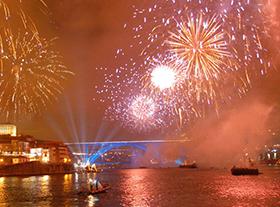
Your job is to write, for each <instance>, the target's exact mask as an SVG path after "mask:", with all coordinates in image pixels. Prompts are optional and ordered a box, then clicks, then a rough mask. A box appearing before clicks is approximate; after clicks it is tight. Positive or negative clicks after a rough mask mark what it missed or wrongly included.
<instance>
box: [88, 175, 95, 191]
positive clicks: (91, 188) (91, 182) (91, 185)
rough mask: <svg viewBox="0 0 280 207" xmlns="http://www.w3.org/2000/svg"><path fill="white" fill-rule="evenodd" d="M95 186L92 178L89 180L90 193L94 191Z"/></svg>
mask: <svg viewBox="0 0 280 207" xmlns="http://www.w3.org/2000/svg"><path fill="white" fill-rule="evenodd" d="M93 186H94V183H93V180H92V179H91V178H90V179H89V190H90V191H93Z"/></svg>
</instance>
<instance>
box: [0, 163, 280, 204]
mask: <svg viewBox="0 0 280 207" xmlns="http://www.w3.org/2000/svg"><path fill="white" fill-rule="evenodd" d="M263 172H264V173H263V174H261V175H259V176H240V177H235V176H232V175H231V174H230V172H229V171H228V170H217V169H216V170H215V169H211V170H210V169H208V170H206V169H205V170H203V169H179V168H169V169H123V170H112V171H105V172H102V173H98V174H97V176H98V178H99V180H100V181H103V182H106V183H109V184H110V185H111V187H112V188H111V189H110V190H109V191H108V192H107V193H104V194H100V195H97V196H91V195H90V196H88V195H79V194H78V192H79V191H81V190H83V189H85V188H86V187H87V184H86V183H87V182H86V181H87V179H88V178H90V177H92V176H93V175H91V174H66V175H44V176H30V177H1V178H0V206H1V207H6V206H7V207H8V206H9V207H10V206H11V207H17V206H19V207H25V206H36V207H45V206H53V207H60V206H69V207H70V206H71V207H72V206H89V207H93V206H95V207H102V206H105V207H107V206H108V207H114V206H116V207H117V206H132V207H136V206H137V207H145V206H156V207H157V206H159V207H161V206H162V207H164V206H166V207H167V206H168V207H173V206H179V207H181V206H188V207H192V206H200V207H203V206H211V207H215V206H219V207H227V206H234V207H241V206H242V207H243V206H244V207H251V206H252V207H253V206H254V207H255V206H262V207H263V206H271V207H277V206H280V169H265V170H263Z"/></svg>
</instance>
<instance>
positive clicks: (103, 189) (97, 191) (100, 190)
mask: <svg viewBox="0 0 280 207" xmlns="http://www.w3.org/2000/svg"><path fill="white" fill-rule="evenodd" d="M110 188H111V187H110V185H109V184H103V185H102V187H100V188H98V189H92V190H91V191H89V194H91V195H95V194H100V193H106V192H107V190H109V189H110Z"/></svg>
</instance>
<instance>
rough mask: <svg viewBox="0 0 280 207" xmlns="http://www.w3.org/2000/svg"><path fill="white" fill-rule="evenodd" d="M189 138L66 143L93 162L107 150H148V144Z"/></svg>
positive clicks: (78, 154)
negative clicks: (93, 148)
mask: <svg viewBox="0 0 280 207" xmlns="http://www.w3.org/2000/svg"><path fill="white" fill-rule="evenodd" d="M189 141H190V140H189V139H168V140H137V141H135V140H134V141H104V142H72V143H65V144H66V145H67V146H68V147H69V148H71V149H73V148H75V149H77V147H78V148H79V149H80V151H82V152H79V153H77V152H73V154H74V155H76V156H83V157H84V162H86V163H90V164H93V163H95V162H96V160H97V159H98V158H99V157H101V156H102V155H103V154H105V153H106V152H108V151H110V150H112V149H115V148H121V147H132V148H136V149H139V150H141V151H143V152H145V151H146V149H147V145H151V144H164V143H186V142H189ZM92 147H99V149H98V150H97V151H96V152H94V153H91V152H90V148H92Z"/></svg>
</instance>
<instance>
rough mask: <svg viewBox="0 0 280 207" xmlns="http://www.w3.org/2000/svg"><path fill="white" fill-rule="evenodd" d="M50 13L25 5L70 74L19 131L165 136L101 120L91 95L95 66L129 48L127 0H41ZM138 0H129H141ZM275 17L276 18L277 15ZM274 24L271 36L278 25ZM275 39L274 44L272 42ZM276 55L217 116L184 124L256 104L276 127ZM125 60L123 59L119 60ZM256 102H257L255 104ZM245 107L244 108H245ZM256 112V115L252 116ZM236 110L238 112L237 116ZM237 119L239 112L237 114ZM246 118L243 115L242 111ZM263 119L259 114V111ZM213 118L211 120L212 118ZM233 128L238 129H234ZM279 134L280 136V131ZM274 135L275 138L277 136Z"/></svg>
mask: <svg viewBox="0 0 280 207" xmlns="http://www.w3.org/2000/svg"><path fill="white" fill-rule="evenodd" d="M45 1H46V4H47V5H48V12H49V13H50V14H49V15H44V14H42V13H41V12H38V11H35V10H34V9H35V8H37V7H36V6H35V5H32V4H31V5H29V7H30V8H29V10H32V13H33V12H34V15H36V17H38V18H36V19H35V21H36V22H37V23H38V25H39V28H40V32H41V35H43V36H44V35H46V36H47V37H53V36H57V37H58V40H57V41H56V44H57V46H58V50H59V51H60V52H61V54H62V55H63V56H64V59H65V64H66V65H67V67H68V68H69V69H70V70H71V71H73V72H74V73H75V76H73V77H72V78H70V79H69V80H68V81H67V82H66V84H65V91H64V93H63V94H62V95H61V96H60V97H58V100H57V101H56V102H55V103H53V104H52V105H51V106H49V107H48V108H47V109H45V110H43V112H42V114H41V115H35V116H34V117H33V118H31V119H30V120H24V121H20V122H19V123H17V124H18V127H19V132H21V133H23V134H31V135H34V136H35V137H37V138H42V139H60V140H64V141H72V140H88V141H93V140H109V139H137V138H139V137H142V136H145V137H147V138H155V137H156V138H157V137H165V135H164V134H158V133H157V132H152V133H150V134H145V135H141V134H135V133H134V132H130V131H129V130H125V129H122V128H121V127H119V125H118V124H117V123H114V124H112V123H108V122H107V121H105V120H104V109H105V108H106V107H107V106H106V105H103V104H101V103H99V102H97V101H95V100H94V98H98V95H97V94H96V90H95V85H98V84H102V81H104V74H103V72H102V71H100V70H96V68H100V67H104V66H106V67H108V68H115V64H116V63H115V59H114V56H115V54H116V50H117V49H118V48H121V47H122V48H126V47H128V45H129V44H128V42H127V41H128V39H129V38H128V37H129V36H131V35H132V34H129V32H127V31H125V30H124V29H123V26H124V24H125V23H127V22H129V21H130V20H131V13H132V1H129V0H121V1H116V0H106V1H101V0H100V1H99V0H71V1H69V0H60V1H57V0H45ZM141 2H142V1H133V4H134V5H135V4H136V5H137V4H141ZM276 19H277V18H276ZM276 28H277V27H275V31H274V33H275V35H277V34H278V30H277V29H276ZM275 44H278V43H275ZM130 52H131V54H130V55H131V56H134V55H135V56H137V55H138V54H137V53H138V51H133V50H131V51H130ZM271 55H272V56H273V59H274V60H275V70H274V71H271V72H270V73H269V74H268V76H267V77H264V78H262V79H261V80H259V81H257V82H255V83H254V84H253V85H252V86H253V88H252V90H251V91H250V92H249V93H248V94H247V96H246V97H244V98H242V99H241V100H237V101H234V102H233V103H232V104H231V105H230V106H227V107H226V109H224V110H223V111H222V113H221V116H220V118H219V119H216V118H213V117H214V115H211V114H210V115H209V117H206V118H205V119H204V120H200V119H199V120H197V121H195V122H194V123H192V125H191V126H189V127H187V128H188V129H189V130H190V131H191V132H190V134H195V133H194V132H193V131H192V129H193V130H195V129H197V128H199V127H202V126H204V127H206V128H207V127H208V128H209V127H210V128H212V127H213V126H212V125H211V124H209V123H215V124H216V125H219V124H221V123H223V122H224V121H225V120H233V121H234V122H236V121H237V122H238V121H244V122H245V121H246V120H244V119H243V120H238V119H235V118H233V119H230V118H229V116H230V117H232V116H234V115H233V114H236V113H235V112H240V113H242V112H243V111H247V112H248V111H250V110H246V109H247V108H248V109H252V108H254V107H255V108H256V110H257V111H258V110H259V108H260V110H265V111H266V110H268V111H269V112H268V115H267V116H268V117H267V120H268V121H267V124H266V126H267V128H273V130H274V129H275V130H277V129H278V128H279V126H280V124H279V123H280V122H279V121H280V119H279V118H278V117H279V115H280V105H279V103H280V87H279V86H280V84H279V83H280V75H279V72H278V71H277V69H278V66H277V60H278V59H279V58H280V56H279V55H276V54H271ZM124 61H125V60H124ZM258 106H261V107H258ZM247 112H244V113H247ZM249 113H250V114H249V115H248V116H249V117H250V118H252V120H254V121H255V122H258V120H257V118H259V116H258V115H256V114H257V113H255V111H254V110H252V111H250V112H249ZM255 115H256V119H254V116H255ZM239 116H240V114H239V115H238V117H239ZM240 117H241V119H242V117H243V116H240ZM246 117H247V115H246ZM261 118H262V116H261ZM213 119H214V121H213ZM236 130H238V129H236ZM279 137H280V135H279ZM278 140H279V138H278Z"/></svg>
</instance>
